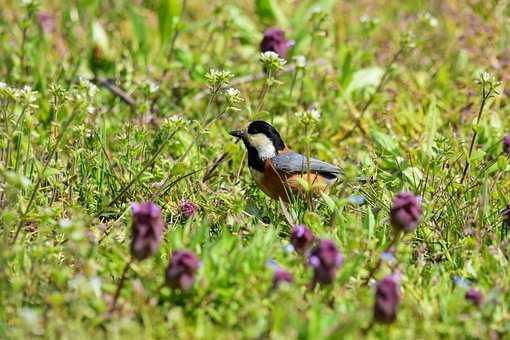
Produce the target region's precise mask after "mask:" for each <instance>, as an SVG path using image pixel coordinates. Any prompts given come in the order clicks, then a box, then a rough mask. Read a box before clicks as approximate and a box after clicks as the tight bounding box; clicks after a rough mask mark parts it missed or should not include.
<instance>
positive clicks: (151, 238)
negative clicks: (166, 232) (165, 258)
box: [131, 202, 165, 260]
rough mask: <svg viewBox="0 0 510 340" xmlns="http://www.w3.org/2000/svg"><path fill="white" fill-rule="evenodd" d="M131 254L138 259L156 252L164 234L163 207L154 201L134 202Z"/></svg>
mask: <svg viewBox="0 0 510 340" xmlns="http://www.w3.org/2000/svg"><path fill="white" fill-rule="evenodd" d="M131 212H132V215H133V217H132V218H133V223H132V233H133V237H132V242H131V254H132V255H133V257H134V258H136V259H137V260H145V259H146V258H148V257H149V256H152V255H154V254H155V253H156V251H157V250H158V248H159V242H160V241H161V236H162V235H163V229H164V225H165V224H164V222H163V217H162V216H161V209H160V208H159V207H158V206H157V205H156V204H154V203H152V202H145V203H132V204H131Z"/></svg>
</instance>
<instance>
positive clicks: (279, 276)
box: [273, 267, 294, 288]
mask: <svg viewBox="0 0 510 340" xmlns="http://www.w3.org/2000/svg"><path fill="white" fill-rule="evenodd" d="M292 281H294V277H293V276H292V273H290V272H288V271H286V270H284V269H282V268H279V267H277V268H276V269H275V271H274V275H273V288H278V287H279V286H280V285H281V284H282V283H292Z"/></svg>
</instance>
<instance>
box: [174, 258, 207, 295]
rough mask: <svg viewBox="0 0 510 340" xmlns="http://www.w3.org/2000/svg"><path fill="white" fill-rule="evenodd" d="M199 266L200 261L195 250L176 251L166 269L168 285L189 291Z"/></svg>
mask: <svg viewBox="0 0 510 340" xmlns="http://www.w3.org/2000/svg"><path fill="white" fill-rule="evenodd" d="M199 267H200V261H199V260H198V258H197V256H196V255H195V254H194V253H193V252H191V251H189V250H178V251H174V252H173V253H172V258H171V259H170V263H169V264H168V268H167V270H166V283H167V285H168V286H170V287H171V288H173V289H180V290H181V291H183V292H187V291H189V290H190V289H191V287H192V286H193V284H194V283H195V278H196V273H197V270H198V268H199Z"/></svg>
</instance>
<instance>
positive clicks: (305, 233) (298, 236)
mask: <svg viewBox="0 0 510 340" xmlns="http://www.w3.org/2000/svg"><path fill="white" fill-rule="evenodd" d="M314 238H315V237H314V236H313V233H312V231H311V230H310V229H308V227H307V226H306V225H304V224H297V225H295V226H294V228H293V229H292V234H291V235H290V243H291V244H292V246H293V247H294V249H295V250H296V251H297V252H298V253H300V254H303V253H304V252H305V251H306V250H308V248H310V246H311V245H312V243H313V240H314Z"/></svg>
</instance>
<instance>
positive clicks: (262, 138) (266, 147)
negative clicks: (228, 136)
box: [248, 133, 276, 160]
mask: <svg viewBox="0 0 510 340" xmlns="http://www.w3.org/2000/svg"><path fill="white" fill-rule="evenodd" d="M248 141H249V142H250V145H251V146H253V147H254V148H255V149H257V152H258V154H259V157H260V159H262V160H265V159H269V158H273V157H274V156H276V148H275V147H274V145H273V142H271V140H270V139H269V138H268V137H267V136H266V135H265V134H263V133H256V134H254V135H249V136H248Z"/></svg>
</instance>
